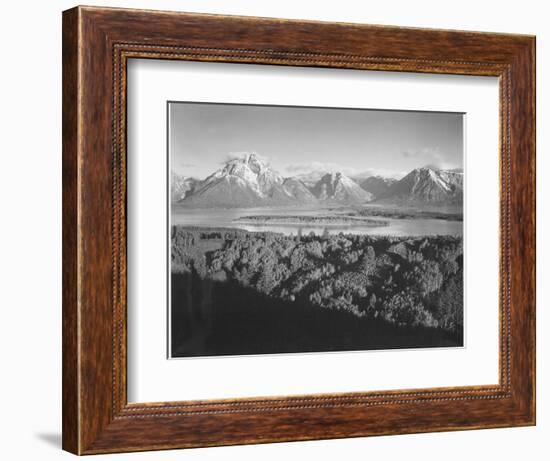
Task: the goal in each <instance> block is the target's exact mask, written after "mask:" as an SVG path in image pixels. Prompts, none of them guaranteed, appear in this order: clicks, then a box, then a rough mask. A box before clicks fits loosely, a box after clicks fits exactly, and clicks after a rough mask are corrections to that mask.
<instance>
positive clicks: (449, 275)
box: [167, 101, 464, 358]
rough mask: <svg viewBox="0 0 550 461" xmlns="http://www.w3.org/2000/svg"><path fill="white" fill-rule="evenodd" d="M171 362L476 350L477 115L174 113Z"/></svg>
mask: <svg viewBox="0 0 550 461" xmlns="http://www.w3.org/2000/svg"><path fill="white" fill-rule="evenodd" d="M167 112H168V123H167V130H168V133H167V144H168V145H167V155H168V171H167V175H168V190H167V203H168V220H167V221H168V222H167V236H168V238H167V253H168V258H167V259H168V264H167V265H168V274H169V280H167V287H168V297H167V298H168V320H169V327H168V329H169V344H168V350H169V356H170V357H171V358H186V357H211V356H233V355H257V354H282V353H284V354H288V353H313V352H316V353H321V352H337V351H365V350H381V349H410V348H433V347H446V348H448V347H462V346H463V345H464V339H463V338H464V331H463V330H464V322H463V319H464V273H463V224H464V223H463V217H464V213H463V204H464V164H463V163H464V162H463V159H464V114H463V113H456V112H421V111H397V110H380V109H368V108H365V109H356V108H332V107H301V106H276V105H250V104H225V103H223V104H222V103H202V102H184V101H170V102H168V103H167Z"/></svg>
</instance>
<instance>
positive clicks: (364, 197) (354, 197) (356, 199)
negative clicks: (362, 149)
mask: <svg viewBox="0 0 550 461" xmlns="http://www.w3.org/2000/svg"><path fill="white" fill-rule="evenodd" d="M311 192H312V193H313V195H315V197H317V199H318V200H319V201H321V202H330V203H341V204H352V203H354V204H356V203H365V202H368V201H370V200H372V198H373V195H372V194H371V193H370V192H367V191H366V190H364V189H362V188H361V186H359V184H357V183H356V182H355V181H354V180H353V179H351V178H349V177H348V176H346V175H344V174H343V173H327V174H325V175H324V176H323V177H322V178H321V179H320V180H319V181H318V182H317V184H315V186H314V187H313V188H312V189H311Z"/></svg>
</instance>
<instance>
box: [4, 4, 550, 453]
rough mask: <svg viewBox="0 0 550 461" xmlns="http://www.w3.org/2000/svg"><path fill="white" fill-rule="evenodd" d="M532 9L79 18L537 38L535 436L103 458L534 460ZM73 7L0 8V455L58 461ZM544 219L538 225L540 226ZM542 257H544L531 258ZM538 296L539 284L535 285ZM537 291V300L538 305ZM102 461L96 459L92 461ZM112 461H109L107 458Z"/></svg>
mask: <svg viewBox="0 0 550 461" xmlns="http://www.w3.org/2000/svg"><path fill="white" fill-rule="evenodd" d="M545 3H546V2H542V1H536V0H522V1H521V2H519V1H517V0H516V1H514V2H511V1H504V0H500V1H486V2H480V1H479V0H462V1H460V2H442V1H437V0H436V1H430V0H416V1H412V2H411V1H407V0H397V1H391V2H390V1H388V2H359V1H356V0H355V1H354V0H339V1H338V2H332V1H325V0H323V1H315V2H313V1H306V0H302V1H299V0H264V1H262V2H259V1H257V0H256V1H255V0H231V1H222V0H218V1H216V0H181V1H175V0H174V1H169V0H161V1H155V2H153V1H151V0H149V1H146V0H134V1H116V0H105V2H96V1H93V0H89V1H88V2H87V4H94V5H96V4H97V5H106V4H108V5H109V6H123V7H135V8H155V9H166V10H180V11H197V12H208V13H222V14H242V15H254V16H272V17H283V18H295V19H317V20H326V21H346V22H363V23H374V24H391V25H403V26H417V27H434V28H453V29H465V30H484V31H494V32H517V33H528V34H536V35H537V48H538V52H537V60H538V66H537V67H538V71H537V83H538V89H537V106H538V110H537V112H538V122H537V127H538V129H537V132H538V140H537V141H538V142H537V144H538V153H539V155H538V168H537V169H538V173H539V176H538V186H539V187H538V199H537V202H538V205H537V206H538V211H539V213H538V237H537V239H538V270H537V273H538V276H537V277H538V321H537V323H538V327H537V330H538V335H537V336H538V340H537V343H538V373H537V374H538V405H537V410H538V425H537V426H536V427H531V428H519V429H496V430H483V431H467V432H454V433H436V434H419V435H406V436H392V437H376V438H366V439H348V440H330V441H316V442H300V443H285V444H270V445H255V446H243V447H230V448H209V449H200V450H187V451H178V450H176V451H167V452H160V453H138V454H125V455H117V459H135V460H149V459H150V460H152V459H155V460H169V459H179V460H199V461H204V460H213V459H222V458H223V459H226V460H232V459H238V460H248V459H250V460H257V459H263V460H271V459H273V460H275V459H277V460H279V459H285V458H286V459H310V458H311V459H316V460H325V459H326V460H329V459H330V460H332V459H344V458H345V459H346V460H353V459H365V458H367V457H368V458H369V459H382V458H384V459H389V460H392V459H400V458H401V459H407V460H408V461H409V460H410V461H412V460H417V459H418V460H422V461H429V460H438V461H439V460H441V459H445V460H446V461H452V460H468V459H477V458H480V457H481V456H488V457H490V458H493V459H499V460H501V461H505V460H517V459H530V460H543V459H547V457H548V451H550V448H549V445H550V443H549V441H548V439H549V438H550V398H548V393H549V392H550V372H549V369H550V367H549V366H548V365H547V364H545V361H546V362H547V361H548V360H549V358H548V357H550V350H549V349H550V338H548V337H545V334H546V335H548V334H549V333H548V330H549V328H548V327H550V325H549V322H550V316H548V315H545V312H544V311H545V307H546V306H545V304H547V303H548V296H550V292H549V289H548V288H545V286H544V279H545V275H546V272H547V268H548V264H549V263H550V261H549V259H550V250H549V249H548V247H547V245H545V241H544V234H547V233H548V232H550V218H549V217H547V216H545V214H544V213H543V210H544V207H545V203H547V201H548V200H550V181H546V184H543V180H542V179H543V178H544V176H545V175H550V171H547V170H549V168H550V164H549V163H548V160H546V161H545V158H544V156H543V154H542V153H543V152H545V150H547V149H548V148H549V143H550V136H548V135H547V133H546V132H544V130H543V127H545V126H546V127H548V126H550V115H549V112H550V95H549V93H548V90H547V88H546V86H545V84H544V83H545V81H548V79H549V78H550V29H548V20H549V19H550V14H549V12H548V11H547V9H546V5H545ZM75 4H76V3H73V2H71V1H65V0H57V1H48V2H39V1H34V2H29V1H20V2H15V1H14V2H4V4H3V5H2V13H1V15H0V36H1V41H0V43H1V44H2V45H1V46H2V58H3V59H2V65H1V72H0V82H1V84H0V127H1V131H0V204H1V208H0V210H1V216H2V220H1V225H0V280H1V281H2V283H1V285H0V306H1V310H0V312H1V314H0V315H1V316H2V318H1V320H0V351H1V353H2V356H1V357H2V367H1V374H2V378H1V379H0V395H1V396H2V408H1V409H0V434H2V435H1V438H0V440H2V444H1V445H0V453H1V455H0V456H1V457H2V458H3V459H10V460H11V459H42V460H50V459H69V458H70V457H71V455H69V454H67V453H64V452H62V451H61V449H60V445H61V11H62V10H64V9H67V8H70V7H72V6H74V5H75ZM548 216H550V215H548ZM545 253H546V254H545ZM546 287H548V283H546ZM545 291H546V292H545ZM102 458H105V457H98V458H97V459H102ZM113 459H114V458H113Z"/></svg>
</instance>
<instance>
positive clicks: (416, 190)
mask: <svg viewBox="0 0 550 461" xmlns="http://www.w3.org/2000/svg"><path fill="white" fill-rule="evenodd" d="M462 191H463V175H462V173H458V172H453V171H449V170H441V169H437V168H434V167H432V166H430V165H428V166H424V167H421V168H415V169H414V170H412V171H411V172H410V173H409V174H407V175H406V176H405V177H403V178H402V179H400V180H399V181H397V182H395V183H394V184H392V185H391V187H390V188H389V189H388V190H387V191H386V192H385V193H384V194H383V195H381V196H380V198H381V199H386V200H397V201H408V202H424V203H461V202H462Z"/></svg>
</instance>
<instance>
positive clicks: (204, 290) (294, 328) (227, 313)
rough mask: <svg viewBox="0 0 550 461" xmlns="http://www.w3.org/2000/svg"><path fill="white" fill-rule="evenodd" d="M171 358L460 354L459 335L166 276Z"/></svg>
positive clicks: (186, 276) (193, 277)
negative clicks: (429, 350)
mask: <svg viewBox="0 0 550 461" xmlns="http://www.w3.org/2000/svg"><path fill="white" fill-rule="evenodd" d="M171 277H172V281H171V282H172V292H171V295H172V296H171V300H172V309H171V315H172V319H171V337H172V345H171V346H172V356H173V357H198V356H219V355H248V354H275V353H296V352H327V351H354V350H375V349H396V348H421V347H454V346H462V335H456V334H452V333H449V332H445V331H444V330H442V329H438V328H426V327H399V326H396V325H393V324H391V323H388V322H386V321H383V320H374V319H367V318H359V317H356V316H355V315H353V314H351V313H349V312H346V311H334V310H329V309H324V308H320V307H319V306H314V305H312V304H311V303H310V302H309V301H308V300H305V299H300V298H297V299H296V300H295V301H293V302H290V301H285V300H282V299H279V298H272V297H269V296H266V295H265V294H263V293H260V292H258V291H257V290H255V289H254V288H251V287H245V286H242V285H241V284H239V283H237V282H236V281H234V280H227V281H223V282H222V281H214V280H211V279H202V278H201V277H199V275H198V274H197V273H196V272H195V271H192V272H191V273H189V272H185V273H172V275H171Z"/></svg>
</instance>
